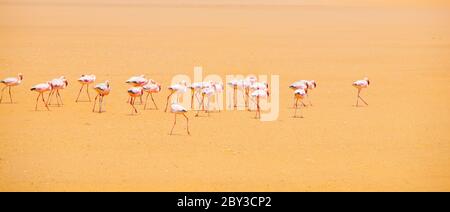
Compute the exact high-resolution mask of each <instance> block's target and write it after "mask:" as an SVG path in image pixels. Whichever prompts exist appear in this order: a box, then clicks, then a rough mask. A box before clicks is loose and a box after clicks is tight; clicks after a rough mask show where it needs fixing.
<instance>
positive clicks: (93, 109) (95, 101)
mask: <svg viewBox="0 0 450 212" xmlns="http://www.w3.org/2000/svg"><path fill="white" fill-rule="evenodd" d="M98 96H99V95H97V96H95V100H94V107H93V108H92V112H94V111H95V105H96V104H97V98H98Z"/></svg>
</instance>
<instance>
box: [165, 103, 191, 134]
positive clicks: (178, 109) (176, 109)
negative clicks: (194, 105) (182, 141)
mask: <svg viewBox="0 0 450 212" xmlns="http://www.w3.org/2000/svg"><path fill="white" fill-rule="evenodd" d="M170 111H171V112H172V113H174V114H175V120H174V122H173V126H172V130H171V131H170V135H172V133H173V129H174V128H175V125H176V124H177V115H183V116H184V117H185V118H186V124H187V134H188V135H191V133H190V132H189V118H188V117H187V116H186V113H187V112H188V111H187V110H186V108H184V107H183V106H181V105H179V104H172V105H171V110H170Z"/></svg>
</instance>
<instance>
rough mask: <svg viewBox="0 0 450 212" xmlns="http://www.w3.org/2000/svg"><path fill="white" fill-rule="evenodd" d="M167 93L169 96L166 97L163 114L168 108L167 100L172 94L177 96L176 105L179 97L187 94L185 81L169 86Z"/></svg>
mask: <svg viewBox="0 0 450 212" xmlns="http://www.w3.org/2000/svg"><path fill="white" fill-rule="evenodd" d="M169 91H170V94H169V96H167V101H166V108H165V109H164V112H167V108H168V106H169V100H170V97H171V96H172V95H173V94H175V93H176V94H177V103H178V98H179V95H180V94H183V93H186V92H187V86H186V81H181V82H179V83H177V84H174V85H171V86H169Z"/></svg>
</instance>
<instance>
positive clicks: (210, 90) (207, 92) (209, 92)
mask: <svg viewBox="0 0 450 212" xmlns="http://www.w3.org/2000/svg"><path fill="white" fill-rule="evenodd" d="M201 93H202V101H201V103H200V105H201V106H202V109H201V110H198V111H197V114H195V116H196V117H198V114H199V113H200V111H205V112H206V113H207V114H208V116H209V102H210V101H211V97H212V96H214V94H215V93H216V90H215V87H214V86H211V87H206V88H203V89H202V91H201ZM205 97H207V98H208V104H207V106H206V110H205Z"/></svg>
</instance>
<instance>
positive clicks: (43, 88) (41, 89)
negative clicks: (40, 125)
mask: <svg viewBox="0 0 450 212" xmlns="http://www.w3.org/2000/svg"><path fill="white" fill-rule="evenodd" d="M30 90H31V91H36V92H38V93H39V95H38V97H37V99H36V106H35V108H34V110H36V111H37V105H38V101H39V97H41V96H42V102H44V105H45V107H46V108H47V110H50V109H49V108H48V105H47V102H45V99H44V93H45V92H47V91H51V90H52V85H51V83H50V82H46V83H41V84H37V85H35V86H33V87H31V89H30Z"/></svg>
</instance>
